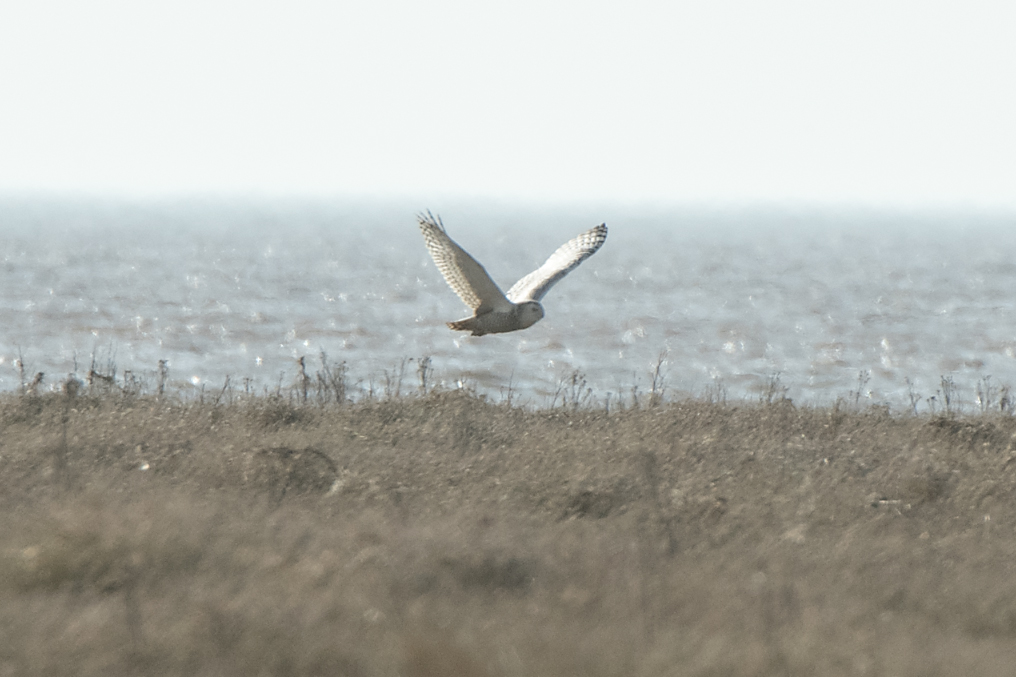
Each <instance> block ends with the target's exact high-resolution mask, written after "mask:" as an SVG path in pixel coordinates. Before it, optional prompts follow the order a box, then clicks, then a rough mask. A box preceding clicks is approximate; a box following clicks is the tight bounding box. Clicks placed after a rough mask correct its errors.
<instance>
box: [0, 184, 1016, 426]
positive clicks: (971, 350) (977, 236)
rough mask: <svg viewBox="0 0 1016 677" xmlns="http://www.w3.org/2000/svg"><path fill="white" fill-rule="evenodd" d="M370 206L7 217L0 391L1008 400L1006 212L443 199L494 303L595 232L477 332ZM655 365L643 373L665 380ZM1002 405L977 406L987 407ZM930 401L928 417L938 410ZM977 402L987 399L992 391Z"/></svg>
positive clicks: (214, 207)
mask: <svg viewBox="0 0 1016 677" xmlns="http://www.w3.org/2000/svg"><path fill="white" fill-rule="evenodd" d="M441 206H442V205H426V204H421V205H408V204H401V203H400V204H395V203H383V202H380V201H379V202H357V203H352V202H341V201H336V202H292V201H291V202H279V201H276V202H269V201H255V200H252V201H249V202H241V201H232V202H227V201H209V200H193V201H157V202H125V201H105V202H103V201H95V200H93V201H53V200H49V201H46V200H11V199H9V200H6V201H2V202H0V262H2V263H0V389H2V390H14V389H16V388H18V387H20V386H21V384H22V380H23V379H24V380H28V379H31V378H34V375H35V374H36V373H38V372H42V373H43V374H44V377H43V381H42V388H43V389H47V388H59V385H60V383H62V382H63V381H64V380H65V379H66V378H67V377H68V375H69V374H75V375H77V377H79V378H82V379H84V378H85V377H86V376H87V373H88V371H89V370H90V369H91V368H92V367H98V370H99V371H103V372H107V373H108V372H109V371H110V370H111V369H112V367H114V366H115V368H116V369H117V373H118V375H119V377H120V378H122V377H123V374H124V373H125V372H130V376H131V378H134V379H141V380H142V381H145V380H147V381H148V382H150V383H152V382H154V380H155V379H156V374H157V371H158V365H159V362H160V360H161V361H164V362H165V364H166V366H167V367H168V370H169V372H168V374H169V380H170V383H171V385H173V386H174V387H176V388H179V389H182V390H183V391H185V392H188V391H194V390H197V389H201V388H206V389H213V390H218V389H221V388H222V387H223V385H224V384H225V383H226V378H227V377H229V379H230V382H231V384H233V385H234V386H236V387H239V384H241V383H243V384H244V387H246V388H248V389H250V388H253V389H255V390H257V391H259V392H261V391H264V390H271V391H275V390H277V389H279V388H288V387H289V386H291V385H292V383H293V382H294V380H295V379H296V377H297V375H298V372H299V366H298V362H297V360H298V359H299V358H301V357H304V358H305V362H304V364H305V365H306V369H307V370H308V371H309V372H311V373H313V371H314V370H316V369H319V368H320V365H321V359H322V356H324V358H325V359H326V360H327V361H328V362H329V363H330V364H333V365H335V364H340V363H342V362H345V363H346V366H347V368H348V374H349V379H350V383H351V385H352V386H353V387H352V389H351V392H353V393H354V394H355V393H360V394H363V393H366V392H369V391H370V390H374V391H380V390H381V389H382V388H383V387H388V388H391V387H393V384H397V383H398V381H399V380H401V382H402V385H401V386H400V387H401V388H402V391H403V392H407V391H412V390H413V389H415V388H417V387H418V385H419V367H420V365H421V362H422V360H423V358H429V360H430V361H429V363H426V364H428V365H429V368H430V374H429V378H430V383H431V384H434V385H439V386H441V387H446V388H455V387H470V388H475V389H477V390H479V391H480V392H484V393H487V394H489V395H490V396H491V397H493V398H495V399H496V398H503V397H506V396H507V395H508V394H509V393H510V394H511V396H512V397H513V398H514V401H516V402H520V403H529V404H532V405H534V406H546V405H549V404H552V403H554V402H560V401H561V398H563V397H566V396H567V397H569V398H572V399H574V398H575V397H577V396H579V395H581V396H582V397H584V398H586V401H587V402H591V403H596V402H602V403H604V404H607V403H608V402H609V401H610V399H611V398H613V401H615V402H617V401H618V399H621V400H622V401H624V400H628V401H630V400H631V398H632V397H638V396H640V395H645V394H646V393H647V392H648V391H650V390H651V389H652V388H653V385H654V378H653V377H654V374H657V376H658V377H657V379H656V382H655V383H656V387H657V389H661V388H662V389H663V390H664V393H665V396H667V397H681V396H687V395H692V396H696V395H698V396H702V395H707V396H710V397H718V396H722V397H726V398H727V399H728V400H730V399H747V400H753V399H758V398H767V397H772V396H774V395H776V396H779V397H782V396H786V397H790V398H792V399H793V400H795V401H796V402H799V403H814V404H822V403H831V402H834V401H836V400H837V399H841V400H842V399H847V400H849V401H862V400H863V401H865V402H877V403H887V404H890V405H891V406H894V407H896V408H904V409H910V408H913V407H914V406H915V405H916V407H917V408H918V410H920V411H924V410H926V409H927V408H934V407H935V406H941V404H942V395H943V393H942V389H943V381H944V382H945V384H946V385H945V387H946V388H947V389H954V391H955V392H956V393H957V394H958V395H959V397H960V398H961V402H962V401H964V400H965V401H966V404H967V406H968V407H976V406H980V404H985V405H986V404H991V405H992V406H995V405H997V404H998V400H999V399H1000V398H1001V395H1002V392H1003V390H1002V389H1003V388H1004V387H1005V386H1008V385H1016V219H1014V218H1013V216H1012V215H1005V214H1001V215H1000V214H994V215H993V214H983V213H974V212H963V211H951V212H947V213H935V212H933V211H930V210H929V211H923V212H922V211H912V212H893V211H878V210H858V209H854V210H851V209H842V210H832V209H824V210H808V209H801V208H793V207H768V208H754V209H749V208H742V209H733V208H725V207H723V206H722V205H721V206H717V207H713V208H703V207H697V208H692V207H685V208H679V207H673V208H657V209H650V208H648V207H645V206H640V205H610V206H606V207H596V206H589V205H579V206H572V207H567V206H555V207H546V208H541V207H540V206H523V207H517V206H507V205H504V204H480V203H473V204H466V205H462V204H451V205H445V206H444V209H441V210H438V209H435V211H438V212H439V213H440V215H441V216H442V218H443V220H444V223H445V225H446V227H447V229H448V232H449V234H450V235H451V237H452V238H454V239H455V240H456V241H457V242H458V243H459V244H461V245H462V246H463V247H464V248H465V249H467V250H468V251H469V252H471V253H472V255H473V256H474V257H476V258H477V259H478V260H479V261H480V262H482V263H483V264H484V265H485V266H486V268H487V271H488V272H489V273H490V274H491V276H492V277H493V279H494V280H495V281H496V282H497V283H498V284H499V285H500V286H501V288H502V289H507V288H508V287H510V286H511V285H512V283H514V282H515V280H517V279H518V278H520V277H522V276H523V275H524V274H526V273H528V272H529V271H531V270H532V269H534V268H535V267H537V266H538V265H540V264H541V263H542V262H543V261H544V260H545V258H546V257H547V256H548V255H549V254H550V253H551V252H553V251H554V249H555V248H556V247H557V246H559V245H560V244H562V243H564V242H565V241H566V240H568V239H569V238H571V237H573V236H575V235H576V234H578V233H580V232H582V231H584V230H586V229H588V228H590V227H592V226H594V225H596V224H598V223H600V222H602V221H606V222H607V225H608V227H609V228H610V233H609V236H608V238H607V241H606V244H605V245H604V246H603V248H602V249H601V250H600V251H599V252H598V253H597V254H596V255H594V256H593V257H592V258H590V259H589V260H587V261H586V262H585V263H583V264H582V265H581V266H579V267H578V268H577V269H576V270H574V271H573V272H572V273H571V274H569V275H568V276H567V277H566V278H565V279H564V280H563V281H561V282H560V283H559V284H558V285H557V286H555V287H554V288H553V289H552V290H551V291H550V293H549V294H548V295H547V296H546V297H545V298H544V299H543V304H544V308H545V311H546V316H545V318H544V319H543V320H542V321H541V322H539V323H537V324H536V325H534V326H533V327H532V328H530V329H528V330H525V331H522V332H514V333H509V334H502V335H490V336H483V337H470V336H467V335H465V334H463V333H456V332H452V331H450V330H449V329H448V328H447V327H446V326H445V322H447V321H450V320H456V319H460V318H463V317H466V316H467V315H469V314H470V313H469V311H468V310H467V309H466V308H465V307H464V306H463V304H462V303H461V302H460V301H459V299H458V298H457V297H456V296H455V294H454V293H453V292H452V291H451V289H450V288H448V286H447V285H446V284H445V282H444V281H443V279H442V278H441V276H440V274H439V272H438V271H437V269H436V267H435V266H434V264H433V262H432V261H431V260H430V257H429V256H428V254H427V251H426V248H425V246H424V243H423V238H422V237H421V235H420V233H419V230H418V228H417V226H416V219H415V216H414V211H418V210H419V209H423V208H426V207H441ZM657 370H658V371H657ZM978 388H980V389H981V391H982V393H988V394H990V396H991V397H993V398H994V402H981V403H978V402H977V390H978ZM932 398H935V399H932ZM982 399H983V398H982Z"/></svg>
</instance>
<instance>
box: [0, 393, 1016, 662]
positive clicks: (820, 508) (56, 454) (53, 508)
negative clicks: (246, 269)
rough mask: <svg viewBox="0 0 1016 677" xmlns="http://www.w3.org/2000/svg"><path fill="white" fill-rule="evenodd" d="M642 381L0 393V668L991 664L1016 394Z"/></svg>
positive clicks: (1014, 496)
mask: <svg viewBox="0 0 1016 677" xmlns="http://www.w3.org/2000/svg"><path fill="white" fill-rule="evenodd" d="M160 390H161V387H160ZM656 404H657V406H651V407H647V406H643V407H635V408H629V409H627V410H615V411H611V412H610V413H607V412H606V411H605V410H602V409H601V410H599V411H592V410H588V409H584V408H582V407H578V406H574V407H565V408H559V409H548V410H540V411H532V410H524V409H520V408H518V407H513V406H510V405H509V404H508V403H501V404H493V403H491V402H488V401H487V400H485V399H483V398H481V397H478V396H475V395H473V394H470V393H468V392H462V391H455V392H429V393H428V394H425V395H414V396H399V397H389V398H386V399H381V400H377V399H373V400H364V401H360V402H356V403H347V404H337V403H335V402H331V403H318V404H314V403H311V402H310V401H309V400H308V398H307V397H306V396H304V397H303V398H302V400H300V399H298V400H292V399H289V400H286V399H282V398H278V397H271V396H257V397H248V398H244V399H242V400H240V401H233V400H232V399H231V400H230V401H229V402H226V401H224V398H216V399H214V400H213V399H212V398H211V397H209V398H207V399H206V401H204V402H203V403H202V402H181V401H179V400H174V399H173V398H168V397H167V398H162V397H159V396H156V395H151V396H132V397H127V396H124V395H123V394H122V393H120V394H117V393H115V392H111V393H107V394H106V395H101V396H92V395H75V394H73V393H72V394H60V393H52V394H46V395H33V394H32V393H31V392H29V393H27V394H24V395H21V396H16V395H13V394H10V395H6V396H2V397H0V509H2V511H3V519H2V520H0V637H2V638H3V639H2V641H0V675H22V674H37V675H62V674H67V675H70V674H73V675H117V674H162V675H244V676H250V675H350V676H365V677H366V676H373V675H404V676H406V677H429V676H435V677H436V676H439V675H440V676H449V677H455V676H460V675H461V676H474V675H490V676H500V675H527V676H532V675H555V676H556V675H575V676H578V675H582V676H592V677H596V676H598V675H619V676H620V675H626V676H642V675H900V676H904V675H914V676H917V675H921V676H926V675H974V674H976V675H1010V674H1012V673H1013V666H1014V665H1016V575H1014V574H1016V419H1014V418H1013V417H1011V416H1006V415H1001V414H994V415H977V416H963V415H951V416H938V417H931V416H924V417H918V416H899V415H890V414H889V413H888V412H887V411H885V410H883V409H878V408H870V409H864V408H858V407H828V408H800V407H795V406H794V405H793V404H792V403H790V402H789V401H787V400H783V399H780V398H775V399H771V400H770V401H763V402H761V403H758V404H729V403H723V402H707V401H701V400H687V401H681V402H672V403H656Z"/></svg>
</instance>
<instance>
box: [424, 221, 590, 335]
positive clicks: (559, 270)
mask: <svg viewBox="0 0 1016 677" xmlns="http://www.w3.org/2000/svg"><path fill="white" fill-rule="evenodd" d="M417 220H418V221H419V222H420V230H422V231H423V237H424V239H425V240H426V241H427V249H428V250H429V251H430V255H431V257H432V258H433V259H434V263H436V264H437V269H438V270H440V271H441V274H442V275H444V279H445V281H446V282H447V283H448V286H449V287H451V288H452V290H453V291H454V292H455V293H456V294H458V295H459V298H461V299H462V301H463V302H464V303H465V304H466V305H467V306H469V307H470V308H472V309H473V316H472V317H467V318H466V319H464V320H458V321H457V322H449V323H448V326H449V327H450V328H451V329H456V330H459V331H471V332H472V333H473V336H483V335H484V334H499V333H502V332H506V331H516V330H518V329H526V328H527V327H531V326H533V325H534V324H536V323H537V322H539V321H540V320H541V319H542V318H543V306H541V305H540V299H542V298H543V296H544V294H546V293H547V292H548V291H550V288H551V287H553V286H554V285H555V284H556V283H557V282H558V281H559V280H560V279H561V278H562V277H564V276H565V275H567V274H568V272H569V271H571V270H572V269H573V268H575V266H577V265H579V264H580V263H582V262H583V261H585V260H586V259H588V258H589V257H590V256H592V255H593V254H595V253H596V250H597V249H599V248H600V246H601V245H602V244H603V242H604V241H605V240H606V239H607V225H606V224H600V225H599V226H596V227H595V228H590V229H589V230H587V231H586V232H584V233H582V234H581V235H579V236H578V237H575V238H572V239H571V240H569V241H568V242H566V243H564V244H563V245H561V246H560V247H559V248H558V250H557V251H556V252H554V253H553V254H551V255H550V258H549V259H547V261H546V263H544V264H543V265H542V266H540V267H539V268H537V269H536V270H534V271H533V272H531V273H529V274H528V275H526V276H525V277H524V278H522V279H521V280H519V281H518V282H516V283H515V284H514V285H513V286H512V288H511V289H509V290H508V293H507V294H505V293H504V292H503V291H501V289H500V288H499V287H498V286H497V285H496V284H495V283H494V280H492V279H490V275H488V274H487V271H486V270H484V268H483V266H482V265H480V263H479V262H478V261H477V260H476V259H474V258H473V257H472V256H470V255H469V253H468V252H466V250H465V249H463V248H462V247H460V246H459V245H457V244H455V242H454V241H453V240H452V239H451V238H450V237H448V233H446V232H445V229H444V224H443V223H441V219H440V218H435V217H434V215H433V214H431V213H430V212H427V213H426V214H419V215H417Z"/></svg>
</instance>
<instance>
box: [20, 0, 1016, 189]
mask: <svg viewBox="0 0 1016 677" xmlns="http://www.w3.org/2000/svg"><path fill="white" fill-rule="evenodd" d="M1014 31H1016V3H1013V2H1012V1H1011V0H1007V1H1005V2H977V1H976V0H972V1H969V0H968V1H966V2H959V1H955V2H952V1H950V2H936V1H934V0H924V1H921V2H901V1H894V0H879V1H874V2H867V1H857V0H852V1H850V2H824V1H816V0H809V1H804V2H789V1H786V0H774V1H770V2H748V1H729V2H722V1H714V0H709V1H702V2H637V1H636V2H623V3H622V2H596V1H590V0H585V1H582V2H553V1H551V2H548V1H546V0H543V1H540V2H530V1H528V0H523V1H514V2H511V3H507V2H505V3H490V2H456V1H440V2H403V1H387V2H385V1H382V2H366V1H362V0H360V1H357V2H313V1H300V0H298V1H295V2H263V1H259V0H246V1H244V2H222V1H217V0H203V1H200V2H181V1H179V0H174V1H173V2H138V1H137V0H130V1H125V2H114V1H111V0H95V1H93V2H81V1H78V2H59V1H47V0H42V1H33V2H6V3H3V4H2V5H0V193H3V194H12V193H13V194H19V193H24V192H28V193H38V192H42V193H56V194H61V193H73V194H81V193H85V194H96V195H112V196H152V195H155V196H166V195H177V194H193V193H201V194H208V193H225V194H240V195H252V194H253V195H270V196H275V195H279V196H286V195H294V196H325V197H328V196H349V195H355V196H372V197H384V196H393V197H394V196H403V197H405V196H412V197H417V196H418V197H421V198H423V199H428V198H437V197H484V198H495V199H534V200H551V201H554V200H560V201H574V200H580V201H581V200H599V201H603V200H622V201H630V200H636V201H638V200H646V201H664V202H671V201H673V202H718V203H728V202H738V201H749V202H750V201H767V202H772V201H779V202H782V201H791V202H793V201H798V202H801V201H803V202H820V203H821V202H832V203H844V202H848V203H850V202H853V203H858V202H859V203H864V204H875V205H908V206H910V205H935V204H943V203H946V204H959V205H969V206H978V207H999V206H1001V207H1005V208H1016V122H1014V121H1016V33H1014Z"/></svg>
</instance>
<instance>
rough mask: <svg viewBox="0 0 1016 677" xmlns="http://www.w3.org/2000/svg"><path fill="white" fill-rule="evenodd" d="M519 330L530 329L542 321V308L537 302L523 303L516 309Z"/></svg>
mask: <svg viewBox="0 0 1016 677" xmlns="http://www.w3.org/2000/svg"><path fill="white" fill-rule="evenodd" d="M517 312H518V314H519V329H525V328H526V327H532V326H533V325H534V324H536V323H537V322H539V321H540V320H542V319H543V306H541V305H540V303H539V302H538V301H523V302H522V303H520V304H519V307H518V311H517Z"/></svg>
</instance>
